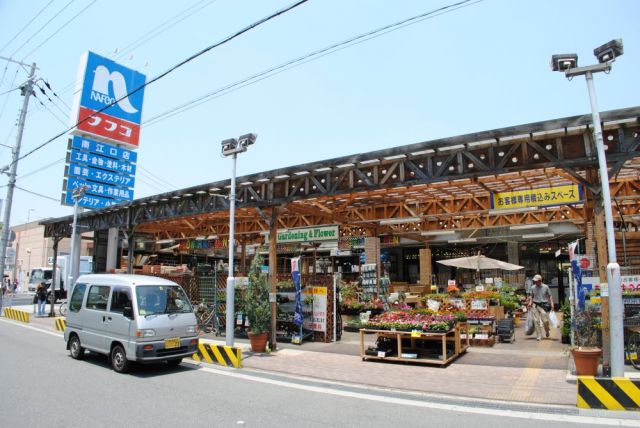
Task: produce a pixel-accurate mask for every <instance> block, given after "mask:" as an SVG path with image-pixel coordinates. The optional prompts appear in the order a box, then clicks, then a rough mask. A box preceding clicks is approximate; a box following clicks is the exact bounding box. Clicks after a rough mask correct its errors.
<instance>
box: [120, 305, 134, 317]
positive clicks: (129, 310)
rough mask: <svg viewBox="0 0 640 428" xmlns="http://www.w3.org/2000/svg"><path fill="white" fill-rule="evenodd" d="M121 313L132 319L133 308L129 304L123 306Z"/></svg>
mask: <svg viewBox="0 0 640 428" xmlns="http://www.w3.org/2000/svg"><path fill="white" fill-rule="evenodd" d="M122 315H123V316H124V317H126V318H129V319H131V320H132V319H133V308H132V307H131V306H125V307H124V308H122Z"/></svg>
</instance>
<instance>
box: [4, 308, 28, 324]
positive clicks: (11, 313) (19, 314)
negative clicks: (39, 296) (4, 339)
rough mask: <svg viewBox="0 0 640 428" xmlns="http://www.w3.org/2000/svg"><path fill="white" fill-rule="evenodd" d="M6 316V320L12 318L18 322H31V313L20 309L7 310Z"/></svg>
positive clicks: (5, 311) (5, 310)
mask: <svg viewBox="0 0 640 428" xmlns="http://www.w3.org/2000/svg"><path fill="white" fill-rule="evenodd" d="M4 316H5V318H11V319H12V320H16V321H22V322H26V323H28V322H29V312H27V311H21V310H19V309H13V308H5V309H4Z"/></svg>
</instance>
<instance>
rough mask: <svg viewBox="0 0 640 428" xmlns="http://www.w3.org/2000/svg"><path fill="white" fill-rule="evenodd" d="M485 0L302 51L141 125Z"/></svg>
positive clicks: (420, 16) (150, 123)
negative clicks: (287, 59)
mask: <svg viewBox="0 0 640 428" xmlns="http://www.w3.org/2000/svg"><path fill="white" fill-rule="evenodd" d="M481 1H483V0H464V1H461V2H458V3H454V4H450V5H447V6H443V7H441V8H438V9H435V10H432V11H429V12H426V13H422V14H419V15H416V16H413V17H411V18H407V19H403V20H401V21H398V22H395V23H393V24H389V25H385V26H383V27H380V28H377V29H375V30H372V31H368V32H366V33H363V34H360V35H357V36H354V37H351V38H349V39H346V40H343V41H341V42H338V43H334V44H332V45H329V46H327V47H324V48H322V49H318V50H316V51H313V52H311V53H308V54H306V55H302V56H300V57H297V58H295V59H292V60H289V61H286V62H284V63H282V64H280V65H277V66H274V67H271V68H268V69H266V70H263V71H261V72H259V73H256V74H253V75H251V76H249V77H246V78H244V79H241V80H238V81H236V82H234V83H231V84H228V85H226V86H223V87H222V88H219V89H216V90H215V91H213V92H209V93H208V94H205V95H202V96H200V97H197V98H194V99H193V100H191V101H188V102H186V103H184V104H181V105H179V106H177V107H174V108H173V109H170V110H167V111H165V112H164V113H160V114H158V115H156V116H154V117H152V118H150V119H148V120H146V121H145V122H144V123H143V124H142V126H145V127H148V126H151V125H154V124H156V123H158V122H160V121H162V120H164V119H168V118H170V117H173V116H175V115H177V114H180V113H184V112H186V111H188V110H191V109H193V108H195V107H197V106H199V105H201V104H204V103H205V102H208V101H211V100H213V99H216V98H219V97H221V96H223V95H227V94H229V93H231V92H234V91H237V90H239V89H242V88H244V87H245V86H249V85H252V84H254V83H258V82H260V81H262V80H264V79H267V78H269V77H273V76H275V75H277V74H280V73H282V72H284V71H287V70H290V69H292V68H294V67H298V66H300V65H303V64H306V63H308V62H311V61H314V60H317V59H320V58H322V57H324V56H326V55H330V54H332V53H335V52H338V51H340V50H343V49H346V48H349V47H352V46H355V45H357V44H360V43H364V42H366V41H369V40H371V39H374V38H377V37H380V36H382V35H384V34H387V33H390V32H392V31H396V30H399V29H401V28H404V27H406V26H409V25H413V24H417V23H418V22H421V21H424V20H426V19H431V18H435V17H436V16H439V15H442V14H445V13H449V12H453V11H455V10H458V9H460V8H463V7H467V6H471V5H472V4H475V3H479V2H481Z"/></svg>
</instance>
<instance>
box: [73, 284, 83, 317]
mask: <svg viewBox="0 0 640 428" xmlns="http://www.w3.org/2000/svg"><path fill="white" fill-rule="evenodd" d="M86 289H87V284H76V286H75V287H73V294H71V300H70V301H69V310H70V311H72V312H78V311H79V310H80V308H81V307H82V299H84V292H85V290H86Z"/></svg>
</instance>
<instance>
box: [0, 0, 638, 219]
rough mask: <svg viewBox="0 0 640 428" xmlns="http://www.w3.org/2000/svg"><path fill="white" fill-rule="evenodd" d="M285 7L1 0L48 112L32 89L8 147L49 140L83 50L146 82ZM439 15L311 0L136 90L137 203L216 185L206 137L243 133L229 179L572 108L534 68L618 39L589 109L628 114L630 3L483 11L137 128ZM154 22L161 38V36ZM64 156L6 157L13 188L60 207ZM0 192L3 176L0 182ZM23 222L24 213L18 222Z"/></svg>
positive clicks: (423, 7)
mask: <svg viewBox="0 0 640 428" xmlns="http://www.w3.org/2000/svg"><path fill="white" fill-rule="evenodd" d="M50 1H51V3H50ZM49 3H50V4H49ZM291 3H293V1H267V0H254V1H251V0H242V1H232V0H190V1H182V2H176V1H167V0H156V1H151V0H138V1H135V2H132V1H125V0H108V1H107V0H95V1H94V0H75V1H71V2H70V1H69V0H29V1H20V0H0V47H3V46H4V47H3V48H2V49H1V50H0V56H4V57H12V58H13V59H16V60H21V61H24V62H27V63H31V62H35V63H36V64H37V66H38V72H37V75H38V76H39V77H41V78H43V79H45V80H47V81H48V82H49V83H50V84H51V86H52V87H53V89H54V90H55V91H56V92H57V93H58V95H59V97H60V99H61V100H59V99H57V98H55V97H52V100H53V101H54V102H55V105H54V104H53V103H50V102H49V101H48V100H47V99H46V98H44V97H43V96H42V95H41V94H40V92H39V91H38V92H37V94H38V96H39V100H41V101H42V102H43V103H44V104H45V107H42V106H41V105H40V104H39V103H38V101H36V100H33V99H32V101H31V105H30V106H31V107H30V109H29V110H30V111H29V115H28V116H27V123H26V128H25V133H24V138H23V144H22V150H21V152H22V153H23V154H24V153H26V152H28V151H29V150H30V149H33V148H34V147H36V146H38V145H40V144H42V143H43V142H45V141H46V140H48V139H49V138H51V137H53V136H54V135H56V134H58V133H59V132H61V131H63V130H64V129H65V128H66V125H67V122H68V117H69V109H68V107H67V106H70V105H71V102H72V98H73V94H72V92H73V91H72V89H71V88H70V87H71V86H72V84H73V82H74V81H75V78H76V74H77V68H78V63H79V60H80V56H81V55H82V54H83V53H84V52H85V51H87V50H90V51H93V52H95V53H97V54H99V55H103V56H107V57H109V58H111V59H114V60H117V61H118V62H120V63H122V64H124V65H126V66H128V67H131V68H134V69H137V70H139V71H140V72H142V73H144V74H146V75H147V78H153V77H155V76H157V75H158V74H160V73H162V72H164V71H166V70H168V69H169V68H171V67H172V66H173V65H174V64H176V63H178V62H180V61H181V60H183V59H185V58H187V57H189V56H190V55H192V54H194V53H195V52H197V51H199V50H201V49H203V48H205V47H207V46H209V45H212V44H214V43H215V42H217V41H219V40H221V39H223V38H224V37H225V36H227V35H229V34H231V33H233V32H235V31H237V30H239V29H240V28H242V27H244V26H246V25H249V24H251V23H252V22H254V21H256V20H258V19H260V18H263V17H265V16H267V15H269V14H271V13H272V12H274V11H276V10H277V9H280V8H283V7H285V6H287V5H289V4H291ZM453 3H455V2H454V1H453V0H451V1H418V0H416V1H410V0H404V1H389V0H387V1H383V0H379V1H378V0H367V1H365V0H353V1H344V0H342V1H341V0H310V1H308V2H307V3H305V4H303V5H302V6H300V7H298V8H296V9H294V10H293V11H291V12H289V13H287V14H286V15H284V16H281V17H278V18H276V19H274V20H272V21H270V22H268V23H266V24H264V25H262V26H260V27H258V28H255V29H253V30H252V31H250V32H249V33H247V34H244V35H242V36H240V37H239V38H237V39H235V40H233V41H231V42H229V43H227V44H225V45H223V46H221V47H219V48H216V49H213V50H211V51H209V52H208V53H206V54H204V55H202V56H200V57H198V58H196V59H195V60H193V61H191V62H190V63H188V64H187V65H185V66H183V67H181V68H180V69H177V70H176V71H174V72H172V73H171V74H169V75H168V76H166V77H164V78H163V79H161V80H160V81H158V82H156V83H154V84H152V85H150V86H149V87H147V89H146V93H145V104H144V109H143V114H142V120H143V128H142V131H141V137H140V149H139V151H138V152H139V154H138V174H137V183H136V189H135V195H136V197H144V196H150V195H154V194H158V193H162V192H166V191H171V190H175V189H179V188H183V187H188V186H192V185H196V184H202V183H207V182H212V181H218V180H224V179H227V178H229V176H230V173H231V161H230V160H229V159H225V158H222V157H221V156H220V141H221V140H223V139H226V138H231V137H237V136H239V135H241V134H245V133H247V132H254V133H257V134H258V140H257V142H256V144H255V145H254V146H252V147H251V148H250V150H249V151H248V152H247V153H243V154H241V155H240V156H239V159H238V166H237V174H238V176H241V175H245V174H251V173H255V172H260V171H264V170H269V169H274V168H280V167H286V166H290V165H296V164H300V163H305V162H310V161H317V160H322V159H328V158H333V157H337V156H345V155H349V154H353V153H361V152H366V151H371V150H377V149H383V148H388V147H395V146H400V145H404V144H411V143H416V142H420V141H427V140H432V139H436V138H442V137H451V136H456V135H461V134H466V133H471V132H477V131H484V130H490V129H495V128H500V127H505V126H515V125H520V124H524V123H529V122H535V121H540V120H548V119H555V118H559V117H565V116H571V115H578V114H585V113H589V111H590V110H589V100H588V95H587V89H586V84H585V82H584V78H576V79H574V80H573V81H571V82H569V81H567V79H566V78H565V77H564V76H563V75H562V74H561V73H554V72H551V69H550V67H549V59H550V57H551V55H552V54H554V53H567V52H575V53H577V54H578V55H579V63H580V64H581V65H588V64H593V63H594V62H595V58H594V57H593V54H592V52H593V48H595V47H597V46H599V45H601V44H603V43H606V42H608V41H609V40H611V39H614V38H622V39H623V40H624V45H625V54H624V56H623V57H621V58H620V59H618V60H617V61H616V62H615V63H614V66H613V70H612V72H611V73H610V74H609V75H604V74H599V75H597V76H596V78H595V83H596V89H597V93H598V102H599V107H600V110H601V111H604V110H611V109H617V108H624V107H632V106H637V105H640V99H639V95H640V91H638V89H637V86H638V70H640V54H639V53H638V52H640V31H639V30H638V27H637V16H638V12H640V2H638V1H633V0H626V1H625V0H610V1H606V2H605V1H593V0H566V1H551V0H520V1H509V0H485V1H480V2H475V3H474V2H471V3H470V4H468V5H466V6H465V7H462V8H459V9H457V10H453V11H451V12H449V13H445V14H441V15H439V16H435V17H433V18H431V19H426V20H423V21H421V22H418V23H416V24H413V25H409V26H406V27H404V28H401V29H398V30H396V31H392V32H389V33H386V34H384V35H381V36H380V37H377V38H373V39H371V40H368V41H365V42H363V43H359V44H356V45H353V46H350V47H348V48H346V49H342V50H338V51H336V52H333V53H331V54H329V55H325V56H322V57H320V58H317V59H315V60H313V61H310V62H307V63H304V64H301V65H299V66H297V67H293V68H290V69H288V70H286V71H283V72H281V73H279V74H276V75H274V76H271V77H269V78H266V79H264V80H261V81H258V82H256V83H253V84H251V85H248V86H245V87H242V88H240V89H237V90H234V91H232V92H230V93H227V94H224V95H222V96H219V97H216V98H213V99H211V100H209V101H208V102H205V103H203V104H201V105H199V106H197V107H194V108H192V109H190V110H188V111H186V112H184V113H181V114H177V115H174V116H172V117H169V118H166V119H164V120H159V121H155V122H150V123H149V124H148V125H146V126H145V125H144V123H145V121H149V120H150V119H152V118H154V117H157V116H158V115H160V114H162V113H165V112H167V111H170V110H171V109H173V108H175V107H177V106H179V105H181V104H183V103H188V102H190V101H192V100H194V99H196V98H198V97H201V96H202V95H204V94H207V93H211V92H214V91H216V90H218V89H220V88H223V87H225V86H226V85H229V84H231V83H234V82H236V81H239V80H242V79H243V78H245V77H248V76H251V75H253V74H256V73H259V72H261V71H263V70H266V69H269V68H271V67H273V66H276V65H279V64H282V63H284V62H286V61H289V60H291V59H294V58H297V57H299V56H302V55H305V54H308V53H311V52H313V51H315V50H318V49H321V48H324V47H327V46H329V45H332V44H334V43H337V42H341V41H343V40H346V39H349V38H351V37H353V36H356V35H359V34H362V33H366V32H369V31H371V30H374V29H377V28H379V27H382V26H385V25H389V24H392V23H394V22H397V21H401V20H403V19H406V18H409V17H412V16H415V15H419V14H423V13H426V12H429V11H431V10H435V9H437V8H440V7H443V6H446V5H449V4H453ZM47 4H48V6H47ZM45 6H47V7H46V8H45ZM65 6H66V8H65ZM43 8H44V10H43ZM63 8H64V10H62V12H60V13H59V14H58V15H57V16H55V17H54V15H56V14H57V13H58V12H59V11H60V10H61V9H63ZM83 9H84V11H83ZM40 11H42V12H41V14H40V15H39V16H38V17H36V18H35V19H34V20H33V22H32V23H31V24H29V25H28V26H27V27H26V28H25V29H24V31H22V32H21V33H19V32H20V30H21V29H22V28H23V27H25V25H26V24H27V23H29V21H30V20H31V19H32V18H34V16H35V15H36V14H37V13H38V12H40ZM81 11H83V12H81ZM80 12H81V13H80ZM78 13H80V15H78V16H77V18H75V19H73V17H74V16H75V15H77V14H78ZM170 20H171V21H170ZM48 21H50V22H49V23H48V24H46V23H47V22H48ZM167 21H170V22H171V23H175V25H173V26H171V27H170V28H166V27H168V25H163V24H165V23H166V22H167ZM177 21H179V22H177ZM45 24H46V25H45ZM40 28H42V30H41V31H39V32H38V30H39V29H40ZM16 35H18V36H17V37H16V38H15V39H14V40H11V39H12V38H13V37H14V36H16ZM26 76H27V73H26V71H25V70H24V69H22V68H19V67H17V66H15V65H13V64H8V65H7V63H6V62H4V61H1V60H0V94H2V95H0V144H5V145H13V144H14V143H15V135H16V128H15V122H16V118H17V116H18V111H19V109H20V106H21V105H22V97H20V96H19V93H18V91H10V92H9V93H8V94H5V92H6V91H9V90H10V89H12V88H13V87H16V86H17V85H19V84H20V83H21V82H23V81H24V80H25V79H26ZM65 104H66V105H65ZM66 144H67V138H59V139H57V140H55V141H54V142H52V143H50V144H48V145H47V146H46V147H45V148H43V149H41V150H39V151H37V152H36V153H34V154H33V155H31V156H29V157H27V158H25V159H24V160H22V161H21V162H20V164H19V167H18V181H17V185H18V186H19V187H21V188H23V189H26V190H29V191H32V192H36V193H39V194H42V195H46V196H48V197H49V198H53V199H58V200H59V198H60V195H61V189H62V182H63V173H64V162H63V161H62V159H63V158H64V156H65V153H66ZM9 161H10V150H9V149H7V148H5V147H1V146H0V166H3V165H6V164H8V163H9ZM6 181H7V179H6V176H2V177H1V178H0V186H2V185H5V184H6ZM5 195H6V187H0V198H2V199H4V198H5ZM13 202H14V203H13V210H12V215H11V224H12V225H15V224H19V223H23V222H25V221H26V220H27V216H28V215H30V219H31V220H35V219H41V218H46V217H57V216H63V215H70V214H71V213H72V209H71V208H70V207H65V206H61V205H60V203H59V202H55V201H54V200H51V199H47V198H42V197H39V196H35V195H33V194H30V193H27V192H25V191H23V190H19V189H16V192H15V194H14V201H13ZM30 209H34V211H31V213H30V214H28V213H29V210H30Z"/></svg>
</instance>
